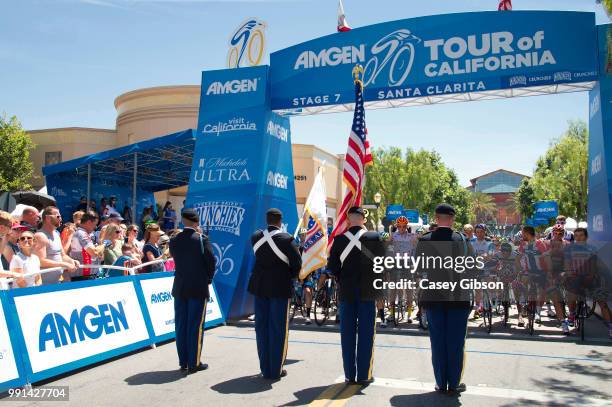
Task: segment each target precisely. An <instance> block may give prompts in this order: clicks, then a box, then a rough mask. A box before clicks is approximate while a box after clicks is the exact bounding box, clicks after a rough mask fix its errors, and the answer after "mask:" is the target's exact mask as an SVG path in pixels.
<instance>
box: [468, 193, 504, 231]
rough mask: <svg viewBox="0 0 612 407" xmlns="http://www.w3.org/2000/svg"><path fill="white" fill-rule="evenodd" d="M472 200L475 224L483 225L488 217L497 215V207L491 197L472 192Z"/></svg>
mask: <svg viewBox="0 0 612 407" xmlns="http://www.w3.org/2000/svg"><path fill="white" fill-rule="evenodd" d="M470 200H471V204H472V205H471V206H472V211H473V217H474V220H475V223H481V222H483V221H484V220H486V219H487V218H488V217H491V216H494V215H495V212H496V210H497V206H496V205H495V202H494V201H493V197H491V195H488V194H485V193H484V192H472V195H471V196H470Z"/></svg>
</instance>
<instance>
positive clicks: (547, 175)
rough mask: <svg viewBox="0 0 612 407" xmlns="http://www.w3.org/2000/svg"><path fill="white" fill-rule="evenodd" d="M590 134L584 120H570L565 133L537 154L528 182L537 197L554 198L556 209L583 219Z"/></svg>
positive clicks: (540, 198)
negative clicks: (543, 152) (541, 153)
mask: <svg viewBox="0 0 612 407" xmlns="http://www.w3.org/2000/svg"><path fill="white" fill-rule="evenodd" d="M588 143H589V133H588V130H587V126H586V123H584V122H583V121H572V122H569V126H568V129H567V131H566V132H565V134H564V135H563V136H562V137H560V138H559V139H556V140H554V141H553V142H552V143H551V145H550V147H549V148H548V151H546V153H545V154H544V155H543V156H542V157H540V158H539V159H538V161H537V164H536V169H535V171H534V174H533V177H532V178H531V180H530V181H529V184H530V185H531V187H532V188H533V192H534V196H535V198H536V200H555V201H557V202H558V203H559V212H560V213H562V214H564V215H566V216H571V217H574V218H577V219H578V220H582V219H586V209H587V180H588Z"/></svg>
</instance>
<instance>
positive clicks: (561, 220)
mask: <svg viewBox="0 0 612 407" xmlns="http://www.w3.org/2000/svg"><path fill="white" fill-rule="evenodd" d="M566 221H567V218H566V217H565V216H563V215H559V216H557V220H556V221H555V226H556V225H560V226H561V227H563V228H564V229H565V223H566ZM546 239H547V240H553V231H552V230H551V231H550V232H549V233H548V234H547V235H546ZM563 240H565V241H568V242H572V243H573V242H574V233H573V232H572V231H571V230H567V229H565V230H564V232H563Z"/></svg>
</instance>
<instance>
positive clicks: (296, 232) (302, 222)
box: [293, 160, 325, 239]
mask: <svg viewBox="0 0 612 407" xmlns="http://www.w3.org/2000/svg"><path fill="white" fill-rule="evenodd" d="M324 166H325V160H323V162H322V163H321V166H320V167H319V169H318V171H317V175H316V176H315V181H316V180H317V177H318V176H319V174H321V176H323V175H322V174H323V167H324ZM323 181H325V180H323ZM313 185H314V183H313ZM311 190H312V188H311ZM309 205H310V192H309V193H308V197H307V198H306V202H305V203H304V209H302V216H301V217H300V221H299V222H298V225H297V227H296V228H295V232H294V233H293V238H294V239H295V238H297V235H298V232H299V231H300V228H301V227H302V225H303V224H304V211H305V210H306V208H308V206H309Z"/></svg>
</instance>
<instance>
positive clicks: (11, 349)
mask: <svg viewBox="0 0 612 407" xmlns="http://www.w3.org/2000/svg"><path fill="white" fill-rule="evenodd" d="M5 304H7V302H6V298H5V292H2V291H0V391H2V390H3V389H7V388H10V387H17V386H21V385H23V383H24V382H25V380H23V374H21V372H20V370H19V368H18V366H19V365H18V363H17V360H18V359H20V356H19V355H18V352H17V348H16V341H14V340H11V337H12V336H13V337H14V336H15V335H16V333H15V332H14V331H13V330H9V323H8V317H9V313H8V312H6V311H5V309H6V305H5Z"/></svg>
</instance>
